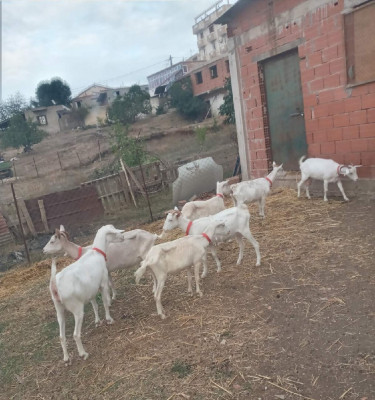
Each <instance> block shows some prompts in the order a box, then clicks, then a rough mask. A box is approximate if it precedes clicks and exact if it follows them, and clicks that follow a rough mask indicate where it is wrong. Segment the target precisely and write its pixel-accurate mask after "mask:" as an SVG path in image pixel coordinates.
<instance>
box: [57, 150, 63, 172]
mask: <svg viewBox="0 0 375 400" xmlns="http://www.w3.org/2000/svg"><path fill="white" fill-rule="evenodd" d="M57 158H58V159H59V164H60V168H61V171H62V169H63V167H62V164H61V160H60V154H59V152H57Z"/></svg>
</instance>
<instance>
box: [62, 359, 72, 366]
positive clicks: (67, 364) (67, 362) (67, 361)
mask: <svg viewBox="0 0 375 400" xmlns="http://www.w3.org/2000/svg"><path fill="white" fill-rule="evenodd" d="M64 363H65V366H66V367H68V366H69V365H72V360H71V359H70V358H68V359H67V360H64Z"/></svg>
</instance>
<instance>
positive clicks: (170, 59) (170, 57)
mask: <svg viewBox="0 0 375 400" xmlns="http://www.w3.org/2000/svg"><path fill="white" fill-rule="evenodd" d="M169 64H170V67H171V66H172V56H169Z"/></svg>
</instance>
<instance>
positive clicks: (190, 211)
mask: <svg viewBox="0 0 375 400" xmlns="http://www.w3.org/2000/svg"><path fill="white" fill-rule="evenodd" d="M229 194H230V188H229V184H228V182H227V181H223V182H217V183H216V196H214V197H212V198H211V199H208V200H195V201H189V202H188V203H186V204H185V205H184V206H183V207H182V210H181V213H182V215H183V216H184V217H185V218H187V219H190V220H191V221H194V220H195V219H198V218H202V217H208V216H209V215H214V214H217V213H218V212H220V211H223V210H225V204H224V196H228V195H229Z"/></svg>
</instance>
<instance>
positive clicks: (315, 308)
mask: <svg viewBox="0 0 375 400" xmlns="http://www.w3.org/2000/svg"><path fill="white" fill-rule="evenodd" d="M249 208H250V211H251V215H252V217H251V222H250V225H251V230H252V232H253V234H254V236H255V238H256V239H257V240H258V241H259V244H260V251H261V254H262V265H261V267H255V252H254V250H253V248H252V247H251V245H249V244H247V245H246V250H245V256H244V261H243V264H242V265H241V266H236V260H237V256H238V248H237V244H236V243H235V242H230V243H226V244H223V245H221V246H220V248H219V251H218V255H219V257H220V259H221V261H222V264H223V270H222V272H221V273H216V271H215V267H214V263H213V260H212V258H211V257H210V256H209V257H208V259H209V275H208V276H207V278H205V279H204V281H203V283H202V290H203V297H201V298H200V297H199V296H196V295H194V296H193V297H190V296H188V294H187V282H186V277H185V274H184V273H181V274H178V275H175V276H171V277H169V278H168V280H167V283H166V287H165V289H164V291H163V296H162V302H163V305H164V308H165V312H166V314H167V318H166V319H165V320H161V319H160V318H159V317H158V316H157V315H156V309H155V302H154V299H153V297H152V293H151V282H150V280H149V279H148V278H147V279H144V280H143V281H141V285H139V286H136V285H135V283H134V278H133V270H132V271H128V272H118V273H117V274H116V275H115V276H114V281H115V284H116V287H117V288H118V291H119V296H118V299H117V300H116V301H115V302H114V303H113V305H112V307H111V311H112V316H113V317H114V319H115V324H114V325H110V326H108V325H105V324H104V325H102V326H100V327H98V328H95V326H94V318H93V312H92V309H91V307H89V306H87V307H86V314H85V320H84V325H83V330H82V332H83V343H84V346H85V347H86V350H87V351H88V352H89V354H90V356H89V358H88V360H87V361H82V360H80V359H79V357H78V354H77V351H76V346H75V343H74V341H73V339H72V331H73V318H72V316H71V315H69V316H68V322H67V338H68V350H69V353H70V355H71V357H72V365H70V366H68V367H66V366H64V363H63V361H62V350H61V346H60V343H59V339H58V325H57V322H56V314H55V310H54V307H53V303H52V301H51V299H50V296H49V293H48V280H49V273H50V271H49V265H50V261H49V260H46V261H42V262H40V263H38V264H36V265H34V266H33V267H32V268H20V269H17V270H15V271H11V272H9V273H7V274H3V275H2V276H1V277H0V340H1V341H0V358H1V361H0V362H1V370H0V380H1V388H2V389H1V391H0V398H1V399H7V400H8V399H79V400H81V399H83V400H85V399H132V400H143V399H144V400H146V399H150V400H151V399H152V400H154V399H164V400H171V399H175V400H177V399H194V400H195V399H202V400H203V399H204V400H206V399H251V400H253V399H254V400H259V399H261V400H271V399H272V400H273V399H285V400H288V399H290V400H292V399H310V400H311V399H314V400H318V399H319V400H338V399H345V400H357V399H358V400H373V399H375V379H374V377H375V347H374V338H375V323H374V322H375V321H374V319H375V308H374V304H375V290H374V289H375V287H374V285H375V278H374V255H375V250H374V243H375V241H374V239H375V234H374V226H375V207H374V202H373V201H372V202H370V200H369V199H359V198H356V199H353V200H352V201H350V202H349V203H343V202H341V201H340V200H336V199H331V200H330V202H329V203H325V202H323V201H322V199H321V198H318V199H313V200H311V201H308V200H306V199H299V200H298V199H297V198H296V193H295V191H294V190H290V189H277V190H275V191H274V194H273V195H272V196H270V197H269V198H268V199H267V205H266V218H265V219H264V220H262V219H260V217H258V215H257V207H256V206H255V205H250V207H249ZM162 223H163V221H162V220H160V221H157V222H154V223H153V224H150V225H147V226H145V227H144V228H145V229H148V230H150V231H156V232H160V231H161V228H162ZM181 234H182V233H180V232H172V233H171V235H170V237H169V239H172V238H175V237H178V236H181ZM69 262H70V261H69V260H68V259H67V258H60V259H59V261H58V265H59V267H60V268H61V267H62V266H63V265H67V264H69ZM99 312H100V313H101V315H103V310H102V308H101V307H100V310H99Z"/></svg>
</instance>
